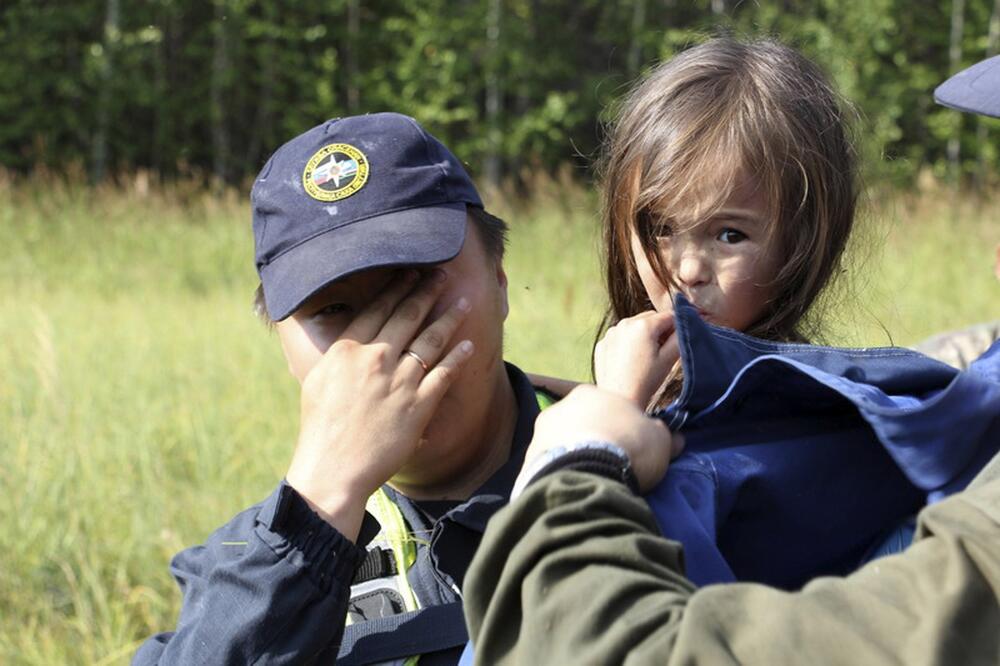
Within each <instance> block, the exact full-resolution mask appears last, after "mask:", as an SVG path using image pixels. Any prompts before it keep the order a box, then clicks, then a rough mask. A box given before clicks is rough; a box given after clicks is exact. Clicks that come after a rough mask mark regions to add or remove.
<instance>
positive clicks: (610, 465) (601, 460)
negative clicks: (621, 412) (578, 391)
mask: <svg viewBox="0 0 1000 666" xmlns="http://www.w3.org/2000/svg"><path fill="white" fill-rule="evenodd" d="M559 470H573V471H577V472H587V473H590V474H596V475H598V476H603V477H604V478H607V479H611V480H613V481H619V482H621V483H624V484H625V485H626V486H628V487H629V489H630V490H631V491H632V492H633V493H635V494H636V495H638V494H639V481H638V479H637V478H636V476H635V472H633V471H632V464H631V463H630V462H629V459H628V454H626V453H625V451H624V449H622V448H621V447H620V446H617V445H615V444H611V443H610V442H603V441H599V440H589V441H584V442H578V443H576V444H570V445H569V446H556V447H553V448H551V449H549V450H548V451H546V452H545V453H543V454H542V455H540V456H538V457H537V458H535V459H534V460H532V461H531V463H530V464H529V465H528V466H527V467H525V468H524V469H522V470H521V473H520V474H518V476H517V480H516V481H515V482H514V488H513V490H511V493H510V499H511V501H512V502H513V501H514V500H515V499H517V498H518V497H520V495H521V493H523V492H524V489H525V488H527V487H528V485H530V484H531V483H532V482H534V481H536V480H538V479H540V478H542V477H543V476H546V475H548V474H551V473H553V472H556V471H559Z"/></svg>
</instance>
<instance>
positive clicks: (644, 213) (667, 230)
mask: <svg viewBox="0 0 1000 666" xmlns="http://www.w3.org/2000/svg"><path fill="white" fill-rule="evenodd" d="M638 226H639V228H640V229H644V230H645V231H646V233H648V234H649V235H650V236H652V237H653V238H655V239H663V238H670V237H671V236H673V235H674V230H673V228H672V227H671V225H670V221H669V220H667V219H664V218H662V217H660V216H659V215H657V214H656V213H653V212H652V211H649V210H645V209H644V210H640V211H639V224H638Z"/></svg>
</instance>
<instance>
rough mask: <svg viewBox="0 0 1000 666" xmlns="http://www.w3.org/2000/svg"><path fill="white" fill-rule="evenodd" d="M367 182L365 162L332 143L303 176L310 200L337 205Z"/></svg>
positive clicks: (355, 152)
mask: <svg viewBox="0 0 1000 666" xmlns="http://www.w3.org/2000/svg"><path fill="white" fill-rule="evenodd" d="M366 182H368V158H367V157H365V154H364V153H362V152H361V151H360V150H358V149H357V148H355V147H354V146H352V145H350V144H347V143H332V144H330V145H329V146H324V147H323V148H320V149H319V150H318V151H316V154H315V155H313V156H312V157H310V158H309V162H308V163H307V164H306V170H305V171H303V172H302V185H303V186H305V188H306V192H308V193H309V196H311V197H312V198H313V199H318V200H320V201H337V200H339V199H343V198H345V197H349V196H351V195H352V194H354V193H355V192H357V191H358V190H360V189H361V188H362V187H364V186H365V183H366Z"/></svg>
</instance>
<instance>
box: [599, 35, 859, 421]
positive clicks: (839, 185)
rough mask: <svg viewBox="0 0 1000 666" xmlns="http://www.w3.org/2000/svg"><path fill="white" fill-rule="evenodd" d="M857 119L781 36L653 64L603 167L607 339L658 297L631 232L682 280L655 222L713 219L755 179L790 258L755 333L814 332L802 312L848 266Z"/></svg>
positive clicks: (612, 134) (716, 43)
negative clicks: (852, 124)
mask: <svg viewBox="0 0 1000 666" xmlns="http://www.w3.org/2000/svg"><path fill="white" fill-rule="evenodd" d="M847 126H848V123H847V122H846V119H845V113H844V111H843V109H842V106H841V103H840V100H839V97H838V95H837V93H836V92H835V91H834V89H833V87H832V86H831V85H830V83H829V81H828V80H827V78H826V76H825V75H824V74H823V73H822V71H821V70H820V69H819V68H818V67H817V66H816V65H815V64H814V63H812V62H811V61H809V60H808V59H807V58H805V57H804V56H802V55H801V54H800V53H798V52H797V51H795V50H794V49H792V48H790V47H787V46H784V45H782V44H780V43H778V42H775V41H772V40H759V41H739V40H736V39H733V38H728V37H727V38H717V39H712V40H710V41H708V42H705V43H703V44H701V45H699V46H696V47H693V48H691V49H689V50H687V51H684V52H682V53H680V54H679V55H677V56H676V57H674V58H672V59H671V60H669V61H667V62H665V63H663V64H661V65H659V66H658V67H656V68H655V69H654V70H653V71H652V72H650V73H649V75H648V76H646V77H645V78H644V79H642V80H641V81H640V82H639V83H638V84H637V85H636V86H635V87H634V88H633V89H632V91H631V92H630V93H629V94H628V95H627V96H626V97H625V99H624V101H623V102H622V103H621V105H620V107H619V111H618V113H617V114H616V117H615V119H614V120H613V121H612V124H611V127H610V131H609V135H608V139H607V141H606V143H605V148H604V154H603V157H602V160H601V163H600V168H599V174H600V179H601V183H602V187H601V190H602V194H603V202H602V203H603V235H604V250H605V256H604V261H605V281H606V287H607V291H608V297H609V304H608V310H607V312H606V314H605V316H604V319H603V321H602V324H601V327H600V329H599V330H598V333H597V339H598V340H599V339H600V338H601V337H603V335H604V333H605V332H606V331H607V329H608V328H610V327H611V326H613V325H614V324H615V323H617V322H618V321H620V320H621V319H624V318H626V317H631V316H633V315H636V314H638V313H640V312H643V311H645V310H649V309H652V307H653V306H652V304H651V302H650V300H649V297H648V296H647V295H646V291H645V289H644V288H643V286H642V283H641V282H640V280H639V274H638V270H637V267H636V263H635V259H634V257H633V256H632V249H631V247H632V246H631V238H632V235H633V234H635V235H636V237H637V239H638V240H639V243H640V245H641V247H642V249H643V251H644V253H645V255H646V257H647V258H648V260H649V262H650V265H651V266H652V267H653V270H654V271H655V272H656V275H657V277H658V278H659V279H660V280H661V282H662V283H663V284H665V285H675V282H674V280H673V278H672V276H671V275H670V272H669V270H668V269H667V267H666V266H665V264H664V262H663V261H662V259H661V257H660V254H659V252H658V251H657V238H656V235H657V234H656V229H655V227H656V225H655V224H653V223H650V221H651V220H653V219H656V218H661V217H669V218H671V219H674V220H682V221H685V220H686V221H687V223H690V224H694V223H697V222H698V221H699V220H703V219H707V218H708V217H710V216H711V215H712V213H713V212H714V211H715V210H717V209H718V208H719V207H721V206H722V205H723V203H724V202H725V201H726V199H728V198H729V196H730V194H731V193H732V191H733V190H734V188H736V187H737V186H738V185H739V184H740V182H741V180H742V179H745V178H748V177H749V178H752V179H753V180H754V184H755V185H756V187H757V188H760V191H761V192H762V193H763V195H764V197H765V201H766V205H767V212H768V218H769V219H770V220H773V221H775V223H774V224H771V225H770V234H769V238H768V241H767V242H768V243H769V251H776V252H778V256H779V257H781V262H780V269H779V270H778V273H777V275H776V276H775V277H774V279H773V281H772V284H770V285H769V286H770V288H771V293H772V294H773V296H772V298H771V300H770V302H769V307H768V308H767V310H766V311H765V313H764V314H763V315H762V316H761V318H760V319H759V320H758V321H756V322H755V323H754V324H752V325H751V326H750V327H749V328H748V329H747V331H746V332H747V333H749V334H751V335H754V336H757V337H762V338H767V339H771V340H779V341H806V340H808V339H809V338H810V337H811V335H810V332H809V331H804V330H801V322H802V319H803V316H804V315H805V314H806V312H807V311H808V310H809V308H810V307H811V306H812V305H813V303H814V302H815V301H816V298H817V297H818V296H819V294H820V292H821V291H822V290H823V289H824V287H825V286H826V285H827V283H828V282H829V281H830V278H831V276H832V275H833V274H834V272H835V270H836V269H837V266H838V264H839V261H840V257H841V254H842V252H843V249H844V246H845V244H846V242H847V238H848V236H849V235H850V232H851V227H852V224H853V221H854V213H855V207H856V204H857V199H858V187H857V182H856V180H857V178H856V156H855V152H854V150H853V147H852V145H851V142H850V141H849V139H848V136H847ZM679 380H680V372H679V368H677V369H675V372H674V373H672V378H671V380H670V381H668V382H667V384H668V385H667V387H666V389H665V391H664V392H663V393H662V394H661V396H660V398H659V399H658V401H657V402H658V404H663V401H664V399H665V398H670V397H675V396H676V394H677V392H678V391H679V388H680V381H679Z"/></svg>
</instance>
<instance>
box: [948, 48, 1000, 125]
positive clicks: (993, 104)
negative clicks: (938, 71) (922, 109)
mask: <svg viewBox="0 0 1000 666" xmlns="http://www.w3.org/2000/svg"><path fill="white" fill-rule="evenodd" d="M934 100H935V101H936V102H937V103H938V104H943V105H944V106H949V107H951V108H953V109H958V110H959V111H970V112H972V113H981V114H983V115H984V116H993V117H994V118H1000V56H993V57H992V58H987V59H986V60H982V61H980V62H977V63H976V64H975V65H973V66H972V67H969V68H968V69H963V70H962V71H961V72H959V73H958V74H956V75H954V76H953V77H951V78H950V79H948V80H947V81H945V82H944V83H942V84H941V85H939V86H938V87H937V89H936V90H935V91H934Z"/></svg>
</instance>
